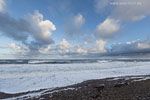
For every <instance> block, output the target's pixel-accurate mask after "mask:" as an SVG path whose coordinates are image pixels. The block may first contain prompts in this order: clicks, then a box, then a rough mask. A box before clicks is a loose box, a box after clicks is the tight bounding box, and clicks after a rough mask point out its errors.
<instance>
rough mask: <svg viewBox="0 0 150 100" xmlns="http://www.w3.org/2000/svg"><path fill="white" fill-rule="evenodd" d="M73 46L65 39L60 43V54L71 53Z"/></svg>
mask: <svg viewBox="0 0 150 100" xmlns="http://www.w3.org/2000/svg"><path fill="white" fill-rule="evenodd" d="M71 47H72V46H71V45H70V43H69V42H68V41H67V40H66V39H63V40H62V41H61V42H60V43H59V49H60V50H61V51H60V52H62V53H65V52H69V51H70V50H69V49H70V48H71Z"/></svg>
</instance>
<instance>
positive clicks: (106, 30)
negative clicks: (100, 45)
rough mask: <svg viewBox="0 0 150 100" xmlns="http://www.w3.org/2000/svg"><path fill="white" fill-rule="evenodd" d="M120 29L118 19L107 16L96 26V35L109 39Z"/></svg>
mask: <svg viewBox="0 0 150 100" xmlns="http://www.w3.org/2000/svg"><path fill="white" fill-rule="evenodd" d="M119 29H120V25H119V21H117V20H114V19H110V18H107V19H106V20H104V22H103V23H101V24H99V25H98V26H97V27H96V30H95V32H96V37H98V38H101V39H110V38H112V37H113V36H114V35H115V34H116V32H117V31H118V30H119Z"/></svg>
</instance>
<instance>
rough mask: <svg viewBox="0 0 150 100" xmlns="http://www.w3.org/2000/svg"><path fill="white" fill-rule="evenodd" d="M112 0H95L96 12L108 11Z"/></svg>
mask: <svg viewBox="0 0 150 100" xmlns="http://www.w3.org/2000/svg"><path fill="white" fill-rule="evenodd" d="M109 3H110V0H95V5H94V7H95V8H96V12H98V13H99V12H106V11H107V10H108V8H109Z"/></svg>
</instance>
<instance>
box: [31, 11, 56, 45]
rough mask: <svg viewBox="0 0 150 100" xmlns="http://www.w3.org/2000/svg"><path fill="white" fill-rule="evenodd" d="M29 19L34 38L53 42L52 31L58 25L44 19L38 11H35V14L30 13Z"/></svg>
mask: <svg viewBox="0 0 150 100" xmlns="http://www.w3.org/2000/svg"><path fill="white" fill-rule="evenodd" d="M28 20H29V23H30V24H31V27H32V29H33V30H32V31H31V32H30V34H31V35H32V36H33V38H35V39H36V40H38V41H40V42H44V43H51V42H52V40H51V38H50V36H51V34H52V31H55V30H56V27H55V25H54V24H53V23H52V22H51V21H49V20H43V15H42V14H41V13H39V12H38V11H35V12H34V14H30V15H29V19H28Z"/></svg>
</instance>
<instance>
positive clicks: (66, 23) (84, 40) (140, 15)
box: [0, 0, 150, 58]
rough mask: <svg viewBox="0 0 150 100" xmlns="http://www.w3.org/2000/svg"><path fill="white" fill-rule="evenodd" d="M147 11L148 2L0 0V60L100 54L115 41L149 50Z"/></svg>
mask: <svg viewBox="0 0 150 100" xmlns="http://www.w3.org/2000/svg"><path fill="white" fill-rule="evenodd" d="M149 7H150V1H149V0H143V1H141V0H133V1H130V0H0V14H1V15H0V18H1V19H0V22H1V24H3V25H0V41H1V42H0V58H29V57H30V56H32V57H33V58H34V57H36V56H38V57H39V58H40V57H42V58H49V57H51V58H55V57H56V58H57V57H70V56H71V57H72V56H85V55H93V54H94V55H95V54H96V55H101V54H107V53H108V52H109V53H110V50H111V49H112V45H118V44H120V43H121V44H123V45H121V46H124V45H130V46H133V45H135V44H136V47H135V48H134V51H141V52H142V51H143V50H145V49H149V48H150V44H149V43H148V42H147V39H148V37H150V28H149V26H150V17H149V15H150V11H148V9H149ZM5 16H7V17H5ZM5 21H6V22H5ZM12 31H13V32H12ZM22 34H23V35H22ZM18 37H19V38H18ZM133 41H136V42H133ZM145 41H146V42H145ZM129 42H130V44H128V43H129ZM122 48H123V47H122ZM116 49H117V48H116ZM114 51H118V50H114ZM127 51H128V50H127ZM127 51H126V52H127ZM128 52H129V51H128Z"/></svg>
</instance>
